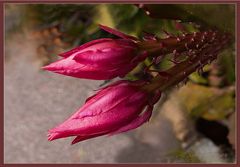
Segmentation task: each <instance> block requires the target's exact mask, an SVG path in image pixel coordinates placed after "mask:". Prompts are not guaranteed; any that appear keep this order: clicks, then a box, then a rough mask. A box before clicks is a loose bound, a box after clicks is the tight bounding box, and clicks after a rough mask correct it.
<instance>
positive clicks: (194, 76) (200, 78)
mask: <svg viewBox="0 0 240 167" xmlns="http://www.w3.org/2000/svg"><path fill="white" fill-rule="evenodd" d="M189 79H191V80H192V81H193V82H195V83H199V84H207V83H208V81H207V79H206V78H204V77H203V76H201V75H199V74H198V73H197V72H194V73H192V74H191V75H190V76H189Z"/></svg>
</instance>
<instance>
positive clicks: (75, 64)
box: [43, 26, 147, 80]
mask: <svg viewBox="0 0 240 167" xmlns="http://www.w3.org/2000/svg"><path fill="white" fill-rule="evenodd" d="M101 28H103V29H104V30H106V31H108V32H110V33H113V34H115V35H117V36H120V37H121V39H111V38H102V39H97V40H93V41H91V42H88V43H86V44H84V45H82V46H79V47H77V48H75V49H72V50H70V51H68V52H65V53H62V54H60V56H62V57H63V58H62V59H60V60H58V61H56V62H54V63H52V64H50V65H47V66H45V67H43V69H45V70H49V71H52V72H55V73H59V74H63V75H67V76H72V77H77V78H85V79H95V80H107V79H112V78H115V77H118V76H119V77H123V76H125V75H126V74H127V73H128V72H130V71H131V70H132V69H133V68H134V67H136V66H137V65H138V63H139V62H141V61H143V60H144V59H145V58H146V57H147V54H146V52H145V51H142V50H139V48H138V44H137V42H136V39H135V38H134V37H131V36H128V35H126V34H123V33H121V32H119V31H116V30H113V29H111V28H108V27H105V26H101Z"/></svg>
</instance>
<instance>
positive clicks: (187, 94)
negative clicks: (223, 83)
mask: <svg viewBox="0 0 240 167" xmlns="http://www.w3.org/2000/svg"><path fill="white" fill-rule="evenodd" d="M177 95H178V96H179V99H180V101H181V103H182V104H183V105H184V106H185V108H186V110H187V111H188V112H190V114H191V115H192V116H193V117H203V118H205V119H208V120H219V119H224V118H225V117H226V116H227V115H228V114H229V113H230V112H231V111H232V109H233V108H234V104H235V103H234V97H233V91H232V90H231V91H225V92H223V90H221V89H216V88H215V89H213V88H211V87H207V86H202V85H197V84H193V83H188V84H187V85H186V86H184V87H182V88H181V89H179V91H178V92H177Z"/></svg>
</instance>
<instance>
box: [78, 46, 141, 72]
mask: <svg viewBox="0 0 240 167" xmlns="http://www.w3.org/2000/svg"><path fill="white" fill-rule="evenodd" d="M135 53H136V52H135V49H134V50H133V49H132V48H109V49H105V50H95V51H93V50H90V51H85V52H81V53H79V54H76V55H75V56H74V57H73V60H75V61H77V62H78V63H81V64H85V65H91V66H98V67H105V68H106V66H114V67H118V65H127V64H128V62H129V61H131V59H132V58H133V57H134V56H137V55H135ZM120 68H122V67H120Z"/></svg>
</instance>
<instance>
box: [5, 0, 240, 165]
mask: <svg viewBox="0 0 240 167" xmlns="http://www.w3.org/2000/svg"><path fill="white" fill-rule="evenodd" d="M12 2H13V1H11V2H10V3H12ZM17 2H19V1H17ZM45 2H47V1H45V0H43V3H39V2H36V3H37V4H44V3H45ZM56 2H58V1H53V3H55V4H56ZM74 2H75V3H76V4H78V3H80V4H82V3H89V2H82V1H74ZM108 2H110V1H108ZM131 2H132V1H130V3H129V2H127V4H131ZM137 2H138V3H139V1H137ZM147 2H149V1H147ZM154 2H156V1H154ZM171 2H172V1H171ZM177 2H179V1H177ZM234 2H235V1H234ZM234 2H232V1H230V2H228V1H227V2H226V3H223V4H235V6H236V9H235V14H236V15H235V16H236V18H235V23H236V22H237V24H236V25H235V26H236V30H235V33H236V34H237V36H236V40H235V42H236V41H237V42H236V46H237V45H238V44H239V38H238V35H240V33H239V30H238V29H237V28H238V27H239V26H238V20H239V18H238V5H239V3H238V2H235V3H234ZM6 3H9V2H6ZM6 3H5V1H4V2H3V3H2V2H1V3H0V7H1V15H0V17H2V18H3V21H4V5H5V4H6ZM13 3H14V2H13ZM20 3H22V2H20ZM26 3H28V4H29V1H27V2H26ZM33 3H35V2H33ZM66 3H71V2H69V1H67V2H66ZM94 3H95V1H94ZM99 3H104V2H97V3H96V4H99ZM113 3H115V2H111V4H113ZM116 3H121V4H122V1H120V2H116ZM140 3H145V2H143V1H141V2H140ZM161 3H162V2H161ZM161 3H156V4H161ZM167 3H168V2H167ZM186 3H187V4H196V3H195V2H186ZM23 4H24V2H23ZM180 4H184V3H182V2H180ZM198 4H206V3H205V1H204V2H200V3H198ZM208 4H219V3H217V2H215V1H214V2H210V3H208ZM239 6H240V5H239ZM3 24H4V22H3ZM0 33H1V35H4V29H1V31H0ZM1 44H4V38H2V39H1V42H0V45H1ZM3 46H4V45H1V48H0V49H2V51H3V54H2V55H3V58H4V49H3V48H4V47H3ZM235 52H236V53H239V49H238V47H236V51H235ZM237 55H238V54H236V58H237ZM0 63H1V65H3V67H4V61H2V59H1V61H0ZM238 63H240V60H239V59H237V63H236V70H237V71H238V70H240V69H239V68H240V67H238V65H237V64H238ZM1 72H2V73H3V74H4V70H2V71H1ZM235 75H237V72H236V73H235ZM3 77H4V75H3ZM239 79H240V78H239V75H237V81H239ZM2 81H4V80H2ZM3 86H4V85H3ZM236 86H237V98H239V93H238V92H239V89H238V88H239V87H238V85H236ZM3 90H4V89H3V87H2V89H1V91H3ZM2 95H3V94H2ZM237 98H236V100H237ZM1 102H2V101H1ZM2 106H3V105H2ZM238 107H239V104H238V103H237V108H236V110H237V109H238ZM2 114H3V112H2ZM236 114H237V113H236ZM238 116H239V114H237V117H236V119H238ZM3 123H4V122H3ZM238 124H239V123H237V122H236V125H237V128H238ZM2 133H3V131H2ZM236 133H237V130H236ZM3 134H4V133H3ZM238 134H239V133H238ZM236 138H237V135H236ZM236 141H237V150H238V147H239V145H238V143H239V142H238V140H236ZM2 150H3V149H2ZM237 150H236V163H227V164H225V163H224V164H212V165H213V166H216V165H217V166H219V165H220V166H222V165H227V166H232V165H235V164H238V163H239V159H238V158H237V152H238V151H237ZM3 155H4V154H3ZM3 160H4V159H3ZM2 164H3V161H2ZM131 164H132V163H131ZM136 164H137V163H136ZM196 164H197V165H200V166H201V165H204V166H206V165H210V164H202V163H200V164H199V163H196ZM3 165H7V166H9V165H11V166H12V165H14V166H15V165H17V166H26V165H33V166H42V165H51V166H54V165H56V166H59V165H60V166H62V165H70V166H71V165H91V166H92V165H93V166H94V165H98V166H99V165H100V166H101V165H104V166H105V165H117V166H120V165H121V166H122V165H124V166H125V165H130V164H128V163H126V164H125V163H120V164H3ZM137 165H146V164H145V163H142V164H137ZM147 165H150V166H151V165H167V166H168V165H169V166H175V165H194V163H192V164H189V163H188V164H185V163H179V164H178V163H174V164H155V163H151V164H147Z"/></svg>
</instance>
